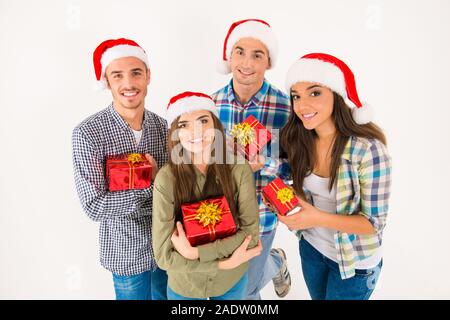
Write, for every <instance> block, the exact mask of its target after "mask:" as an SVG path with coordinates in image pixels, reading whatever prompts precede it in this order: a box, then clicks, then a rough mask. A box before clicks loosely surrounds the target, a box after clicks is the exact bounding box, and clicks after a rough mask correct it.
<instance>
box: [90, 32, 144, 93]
mask: <svg viewBox="0 0 450 320" xmlns="http://www.w3.org/2000/svg"><path fill="white" fill-rule="evenodd" d="M125 57H135V58H138V59H140V60H142V62H144V63H145V65H146V66H147V68H149V69H150V67H149V64H148V57H147V54H146V53H145V51H144V49H142V48H141V47H140V46H139V45H138V44H137V43H136V42H135V41H133V40H130V39H125V38H120V39H110V40H105V41H103V42H102V43H100V44H99V45H98V47H97V48H96V49H95V50H94V53H93V62H94V70H95V77H96V79H97V83H96V89H97V90H104V89H106V88H107V87H108V85H107V83H106V78H105V70H106V67H107V66H108V65H109V64H110V63H111V62H112V61H114V60H116V59H119V58H125Z"/></svg>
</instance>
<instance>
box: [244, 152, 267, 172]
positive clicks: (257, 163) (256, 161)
mask: <svg viewBox="0 0 450 320" xmlns="http://www.w3.org/2000/svg"><path fill="white" fill-rule="evenodd" d="M265 163H266V158H265V157H264V156H263V155H261V154H257V155H255V156H254V157H252V158H250V159H249V161H248V164H249V165H250V167H251V168H252V171H253V172H256V171H259V170H261V169H262V168H264V164H265Z"/></svg>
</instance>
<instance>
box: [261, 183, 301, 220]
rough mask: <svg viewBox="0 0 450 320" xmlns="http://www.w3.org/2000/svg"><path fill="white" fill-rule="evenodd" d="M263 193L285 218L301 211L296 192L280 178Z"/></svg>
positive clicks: (263, 190)
mask: <svg viewBox="0 0 450 320" xmlns="http://www.w3.org/2000/svg"><path fill="white" fill-rule="evenodd" d="M262 193H263V195H264V197H265V198H266V199H267V201H269V202H270V203H271V204H272V205H273V206H274V207H275V208H276V210H277V212H278V213H279V214H281V215H283V216H287V215H290V214H292V213H294V212H296V211H297V210H298V209H300V206H299V204H300V203H299V201H298V199H297V197H296V196H295V194H294V192H293V191H292V189H290V188H288V186H286V185H285V184H284V182H283V180H281V179H280V178H276V179H275V180H273V181H272V182H271V183H269V184H268V185H267V186H265V187H264V188H263V189H262ZM295 209H297V210H295Z"/></svg>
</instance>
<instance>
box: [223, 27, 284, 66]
mask: <svg viewBox="0 0 450 320" xmlns="http://www.w3.org/2000/svg"><path fill="white" fill-rule="evenodd" d="M243 38H253V39H257V40H259V41H261V42H262V43H263V44H264V45H265V46H266V47H267V49H268V50H269V57H270V65H271V67H273V66H274V65H275V62H276V59H277V54H278V41H277V38H276V37H275V34H274V33H273V31H272V28H271V27H270V25H269V24H268V23H267V22H265V21H264V20H259V19H247V20H241V21H236V22H234V23H233V24H232V25H231V27H230V29H229V30H228V33H227V36H226V37H225V41H224V43H223V52H222V60H221V61H220V63H219V64H218V66H217V71H219V72H220V73H223V74H228V73H230V72H231V69H230V66H229V65H228V60H229V59H230V56H231V50H232V49H233V46H234V45H235V44H236V42H238V41H239V40H240V39H243Z"/></svg>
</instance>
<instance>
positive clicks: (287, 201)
mask: <svg viewBox="0 0 450 320" xmlns="http://www.w3.org/2000/svg"><path fill="white" fill-rule="evenodd" d="M270 188H271V189H272V190H273V191H274V192H275V194H276V195H277V199H278V200H280V202H281V204H282V205H283V206H286V207H287V208H288V209H289V210H292V209H294V206H293V205H292V203H291V201H292V200H293V199H294V192H292V190H291V189H289V188H288V187H283V188H280V187H278V186H277V185H276V184H275V183H271V184H270Z"/></svg>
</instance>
